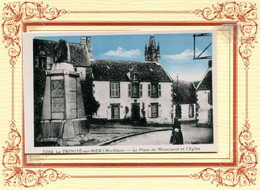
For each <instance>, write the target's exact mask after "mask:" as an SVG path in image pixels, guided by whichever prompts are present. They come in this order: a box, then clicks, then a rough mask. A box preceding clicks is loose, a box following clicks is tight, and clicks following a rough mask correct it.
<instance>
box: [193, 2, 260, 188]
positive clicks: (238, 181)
mask: <svg viewBox="0 0 260 190" xmlns="http://www.w3.org/2000/svg"><path fill="white" fill-rule="evenodd" d="M192 13H193V14H195V15H197V16H199V17H202V18H204V19H205V20H208V21H213V20H217V19H218V20H222V19H226V20H233V21H236V22H238V25H239V31H240V38H239V42H240V44H239V49H238V51H239V55H240V57H241V58H242V61H243V63H244V66H245V71H246V76H247V75H248V73H247V71H248V69H249V65H250V60H249V58H250V57H251V55H252V48H254V43H256V34H257V27H258V25H257V23H256V20H257V9H256V5H255V4H252V3H236V2H223V3H218V4H217V5H212V7H206V8H204V9H197V10H195V11H192ZM247 82H248V77H246V85H247ZM247 96H248V91H247V86H246V101H247ZM247 113H248V105H247V102H246V118H245V124H244V126H243V127H242V130H241V132H240V133H239V135H238V140H239V145H240V147H239V151H240V152H241V154H240V158H239V163H238V166H237V167H236V168H231V169H226V168H223V169H213V168H206V169H204V170H202V171H200V172H198V173H196V174H192V175H191V177H192V178H195V179H202V180H204V181H211V183H216V184H217V186H218V185H222V186H231V187H235V186H237V185H239V186H246V185H254V184H255V181H256V173H257V169H256V165H257V163H258V162H257V152H256V145H254V140H252V134H251V132H250V124H249V120H248V114H247Z"/></svg>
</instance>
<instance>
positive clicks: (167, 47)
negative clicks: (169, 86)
mask: <svg viewBox="0 0 260 190" xmlns="http://www.w3.org/2000/svg"><path fill="white" fill-rule="evenodd" d="M80 37H81V36H53V37H51V36H48V37H36V39H45V40H53V41H59V40H60V39H63V40H66V41H67V42H70V43H80ZM149 37H150V34H135V35H93V36H91V43H92V50H93V58H94V59H111V60H127V61H141V62H142V61H144V47H145V44H147V45H148V44H149ZM154 37H155V42H156V45H157V44H158V43H159V44H160V53H161V63H162V66H163V68H164V69H165V70H166V71H167V72H168V73H169V74H170V75H171V76H172V78H173V79H176V76H177V75H178V76H179V79H180V80H187V81H196V80H200V79H201V78H202V76H203V74H204V73H205V71H206V70H207V68H208V60H193V33H186V34H154ZM211 41H212V37H211V36H207V37H200V38H197V39H196V42H197V43H196V48H197V50H196V53H197V51H198V52H201V51H202V50H203V49H204V48H205V47H206V46H207V45H208V44H209V43H210V42H211ZM203 55H212V47H210V48H208V49H207V51H206V52H205V53H204V54H203Z"/></svg>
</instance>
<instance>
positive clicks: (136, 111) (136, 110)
mask: <svg viewBox="0 0 260 190" xmlns="http://www.w3.org/2000/svg"><path fill="white" fill-rule="evenodd" d="M131 110H132V113H131V116H132V121H133V122H137V121H139V120H140V104H139V103H132V109H131Z"/></svg>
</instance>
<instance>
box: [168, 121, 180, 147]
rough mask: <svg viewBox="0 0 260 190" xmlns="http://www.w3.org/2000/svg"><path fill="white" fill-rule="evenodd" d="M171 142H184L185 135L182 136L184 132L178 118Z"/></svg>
mask: <svg viewBox="0 0 260 190" xmlns="http://www.w3.org/2000/svg"><path fill="white" fill-rule="evenodd" d="M170 144H183V136H182V132H181V123H180V122H179V121H178V118H174V123H173V127H172V135H171V139H170Z"/></svg>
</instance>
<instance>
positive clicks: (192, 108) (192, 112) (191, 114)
mask: <svg viewBox="0 0 260 190" xmlns="http://www.w3.org/2000/svg"><path fill="white" fill-rule="evenodd" d="M193 117H194V106H193V105H192V104H190V105H189V118H193Z"/></svg>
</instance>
